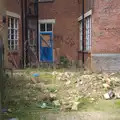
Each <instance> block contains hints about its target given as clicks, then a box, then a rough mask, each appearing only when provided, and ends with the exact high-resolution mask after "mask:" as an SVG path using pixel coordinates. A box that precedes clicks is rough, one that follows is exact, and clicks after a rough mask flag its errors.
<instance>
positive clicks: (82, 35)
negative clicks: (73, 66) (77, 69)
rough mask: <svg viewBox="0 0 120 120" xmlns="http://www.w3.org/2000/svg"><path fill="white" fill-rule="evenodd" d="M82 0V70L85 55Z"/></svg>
mask: <svg viewBox="0 0 120 120" xmlns="http://www.w3.org/2000/svg"><path fill="white" fill-rule="evenodd" d="M84 22H85V21H84V0H82V65H83V68H84V63H85V55H84V44H85V43H84V42H85V41H84V30H85V28H84Z"/></svg>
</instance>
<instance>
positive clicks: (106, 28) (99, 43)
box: [92, 0, 120, 53]
mask: <svg viewBox="0 0 120 120" xmlns="http://www.w3.org/2000/svg"><path fill="white" fill-rule="evenodd" d="M119 52H120V0H94V9H93V17H92V53H119Z"/></svg>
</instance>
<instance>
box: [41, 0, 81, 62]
mask: <svg viewBox="0 0 120 120" xmlns="http://www.w3.org/2000/svg"><path fill="white" fill-rule="evenodd" d="M78 4H79V2H78V0H55V2H53V3H40V5H39V9H40V13H39V19H55V20H56V23H55V25H54V48H60V56H61V55H65V56H67V57H68V58H69V59H70V60H76V59H78V50H79V24H78V21H77V19H78V17H79V6H78Z"/></svg>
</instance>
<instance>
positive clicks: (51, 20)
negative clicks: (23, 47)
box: [38, 19, 56, 62]
mask: <svg viewBox="0 0 120 120" xmlns="http://www.w3.org/2000/svg"><path fill="white" fill-rule="evenodd" d="M41 23H45V24H46V23H51V24H52V31H45V32H52V39H53V35H54V32H53V28H54V24H55V23H56V20H55V19H39V24H38V27H39V33H38V34H39V36H38V39H39V43H38V44H39V48H38V50H39V52H38V53H39V55H38V56H39V62H41V60H40V57H41V56H40V33H42V32H41V30H40V24H41ZM53 46H54V41H53V45H52V47H53ZM52 49H53V48H52ZM53 62H54V49H53Z"/></svg>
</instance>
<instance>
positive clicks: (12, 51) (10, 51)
mask: <svg viewBox="0 0 120 120" xmlns="http://www.w3.org/2000/svg"><path fill="white" fill-rule="evenodd" d="M18 52H19V51H18V50H9V51H8V53H13V54H18Z"/></svg>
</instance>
